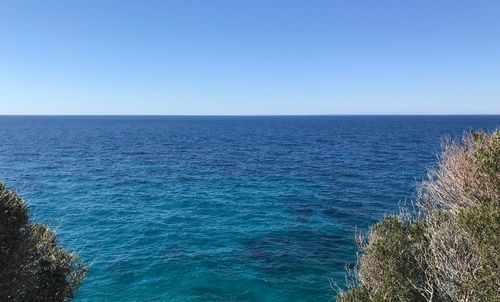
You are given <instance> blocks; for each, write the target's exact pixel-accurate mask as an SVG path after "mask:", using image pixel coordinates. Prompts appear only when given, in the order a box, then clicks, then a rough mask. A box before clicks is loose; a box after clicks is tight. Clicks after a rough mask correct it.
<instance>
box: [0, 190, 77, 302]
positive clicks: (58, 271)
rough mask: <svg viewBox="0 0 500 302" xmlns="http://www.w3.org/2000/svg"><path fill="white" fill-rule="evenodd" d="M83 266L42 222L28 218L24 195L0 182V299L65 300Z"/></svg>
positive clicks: (73, 287) (71, 295)
mask: <svg viewBox="0 0 500 302" xmlns="http://www.w3.org/2000/svg"><path fill="white" fill-rule="evenodd" d="M86 273H87V268H86V267H85V265H84V264H83V262H82V261H81V260H80V259H79V258H78V255H77V254H76V253H68V252H66V251H65V250H64V249H63V248H62V247H60V246H59V245H58V243H57V241H56V235H55V233H54V232H53V231H52V230H50V229H49V227H48V226H46V225H44V224H38V223H34V222H32V221H31V219H30V216H29V212H28V207H27V205H26V202H25V200H24V199H22V198H21V197H19V196H18V195H17V194H16V193H14V192H11V191H8V190H7V189H6V188H5V185H4V184H3V183H0V301H65V300H69V299H71V298H72V297H73V295H74V293H75V291H76V290H77V288H78V286H79V284H80V283H81V281H82V280H83V279H84V278H85V276H86Z"/></svg>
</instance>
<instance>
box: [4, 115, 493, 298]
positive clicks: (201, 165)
mask: <svg viewBox="0 0 500 302" xmlns="http://www.w3.org/2000/svg"><path fill="white" fill-rule="evenodd" d="M499 125H500V116H393V117H384V116H321V117H306V116H304V117H0V136H1V138H2V143H1V144H0V178H1V179H3V180H4V181H6V183H7V185H8V187H10V188H15V189H16V190H17V191H18V192H19V193H20V194H22V195H23V196H24V197H26V198H27V199H28V201H29V202H30V203H31V208H32V211H33V216H34V218H35V219H36V220H39V221H44V222H50V223H51V225H52V226H53V227H54V228H56V229H57V230H58V233H59V239H60V241H61V242H62V243H63V244H64V245H65V246H66V247H68V248H69V249H71V250H77V251H80V252H81V254H82V255H83V257H84V258H86V259H87V260H89V261H95V263H94V264H93V266H92V268H91V272H90V275H89V277H88V279H87V280H86V281H85V283H84V284H83V286H82V288H81V291H80V292H79V294H78V296H77V297H76V301H331V297H332V296H333V295H334V291H333V290H332V288H331V286H330V280H333V281H334V282H338V284H339V285H341V286H342V285H343V282H344V267H345V266H346V265H349V264H352V263H353V261H354V259H355V252H356V249H355V244H354V234H355V231H356V229H359V230H364V229H366V228H367V226H368V225H369V224H371V223H373V222H375V221H376V220H378V219H380V218H382V217H383V215H384V214H389V213H393V212H395V211H397V208H398V206H399V204H400V203H401V202H402V201H404V200H408V199H410V198H411V197H412V195H413V193H414V189H415V185H416V184H417V182H418V180H420V179H422V178H423V177H425V171H426V167H428V166H429V165H430V164H432V163H433V162H434V161H435V159H436V153H438V152H439V149H440V142H441V139H442V138H443V137H444V136H445V135H451V136H452V137H457V136H460V135H461V134H462V132H463V131H464V130H467V129H470V128H474V129H478V128H482V129H489V130H492V129H494V128H496V127H498V126H499Z"/></svg>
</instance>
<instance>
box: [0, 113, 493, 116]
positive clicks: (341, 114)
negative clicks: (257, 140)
mask: <svg viewBox="0 0 500 302" xmlns="http://www.w3.org/2000/svg"><path fill="white" fill-rule="evenodd" d="M9 116H12V117H16V116H17V117H22V116H40V117H43V116H46V117H57V116H61V117H64V116H68V117H71V116H74V117H79V116H80V117H87V116H88V117H92V116H95V117H99V116H102V117H106V116H110V117H112V116H116V117H120V116H123V117H134V116H136V117H287V116H290V117H293V116H297V117H299V116H310V117H313V116H324V117H327V116H500V113H335V114H0V117H9Z"/></svg>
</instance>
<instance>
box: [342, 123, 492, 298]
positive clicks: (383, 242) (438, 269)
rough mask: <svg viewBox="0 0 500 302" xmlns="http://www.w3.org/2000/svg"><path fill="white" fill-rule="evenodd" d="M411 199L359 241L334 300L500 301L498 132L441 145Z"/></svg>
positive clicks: (471, 136) (480, 133)
mask: <svg viewBox="0 0 500 302" xmlns="http://www.w3.org/2000/svg"><path fill="white" fill-rule="evenodd" d="M417 193H418V194H417V198H416V200H415V202H416V205H417V207H418V210H419V211H418V213H416V214H415V215H407V214H405V215H403V214H400V215H397V216H388V217H386V218H385V219H384V220H382V221H381V222H379V223H377V224H375V225H374V226H372V227H371V228H370V230H369V232H368V233H367V234H366V235H365V236H363V237H361V240H360V241H359V246H360V256H359V257H358V263H357V266H356V268H355V270H354V272H353V280H352V282H351V284H348V289H347V290H345V291H340V292H339V293H338V296H337V300H338V301H351V302H354V301H446V302H448V301H500V256H499V254H500V252H499V250H500V131H499V130H496V131H495V132H493V133H491V134H487V133H485V132H470V133H467V134H466V135H464V139H463V140H462V141H461V142H447V143H446V144H445V145H444V148H443V153H442V155H441V157H440V160H439V162H438V164H437V166H436V167H435V168H434V169H431V170H430V171H429V178H428V179H427V180H425V181H423V182H422V184H421V185H420V187H419V190H418V192H417Z"/></svg>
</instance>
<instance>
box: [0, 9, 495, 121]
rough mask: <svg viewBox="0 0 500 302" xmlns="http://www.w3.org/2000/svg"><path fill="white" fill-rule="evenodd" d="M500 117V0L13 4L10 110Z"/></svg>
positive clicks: (2, 46) (6, 33)
mask: <svg viewBox="0 0 500 302" xmlns="http://www.w3.org/2000/svg"><path fill="white" fill-rule="evenodd" d="M473 113H484V114H500V1H498V0H492V1H481V0H470V1H459V0H453V1H439V0H430V1H423V0H418V1H399V0H394V1H384V0H373V1H347V0H345V1H333V0H327V1H315V0H303V1H292V0H286V1H273V0H263V1H259V0H248V1H243V0H228V1H216V0H197V1H190V0H179V1H167V0H164V1H149V0H144V1H142V0H141V1H139V0H137V1H123V0H120V1H108V0H99V1H88V0H85V1H83V0H82V1H49V0H46V1H38V0H37V1H24V0H12V1H1V2H0V114H473Z"/></svg>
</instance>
